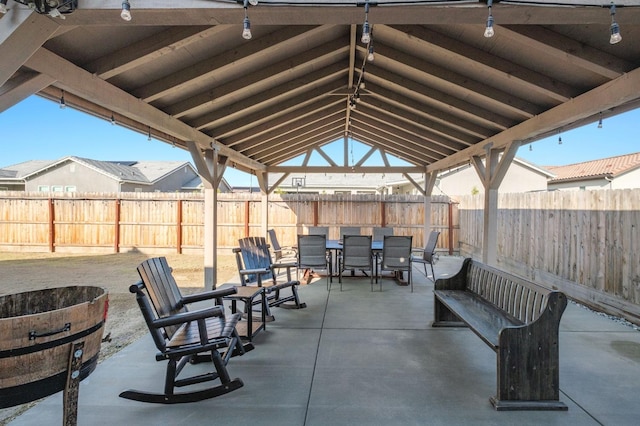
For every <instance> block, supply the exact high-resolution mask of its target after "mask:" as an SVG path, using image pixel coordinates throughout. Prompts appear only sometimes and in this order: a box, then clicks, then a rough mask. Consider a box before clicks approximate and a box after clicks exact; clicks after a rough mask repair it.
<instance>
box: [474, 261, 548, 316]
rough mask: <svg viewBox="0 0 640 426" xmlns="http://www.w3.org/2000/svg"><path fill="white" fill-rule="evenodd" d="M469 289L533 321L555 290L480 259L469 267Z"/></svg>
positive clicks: (506, 310)
mask: <svg viewBox="0 0 640 426" xmlns="http://www.w3.org/2000/svg"><path fill="white" fill-rule="evenodd" d="M467 289H468V290H469V291H472V292H474V293H476V294H478V295H480V296H481V297H482V298H484V299H486V300H488V301H489V302H491V303H492V304H494V305H496V306H497V307H499V308H500V309H502V310H503V311H505V312H507V313H509V314H510V315H512V316H513V317H515V318H517V319H518V320H520V321H522V322H523V323H525V324H529V323H531V322H533V321H535V320H536V319H538V317H539V316H540V314H541V313H542V312H543V310H544V309H545V307H546V304H547V299H548V297H549V294H551V293H552V290H549V289H547V288H545V287H542V286H540V285H537V284H535V283H533V282H531V281H528V280H526V279H524V278H521V277H518V276H516V275H512V274H509V273H507V272H504V271H501V270H499V269H496V268H493V267H491V266H488V265H485V264H483V263H480V262H476V261H471V264H470V265H469V267H468V269H467Z"/></svg>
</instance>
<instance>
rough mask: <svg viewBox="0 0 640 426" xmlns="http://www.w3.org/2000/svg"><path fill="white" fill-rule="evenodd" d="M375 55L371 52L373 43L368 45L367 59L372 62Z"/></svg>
mask: <svg viewBox="0 0 640 426" xmlns="http://www.w3.org/2000/svg"><path fill="white" fill-rule="evenodd" d="M375 58H376V57H375V55H374V54H373V44H371V45H369V54H368V55H367V61H369V62H373V60H374V59H375Z"/></svg>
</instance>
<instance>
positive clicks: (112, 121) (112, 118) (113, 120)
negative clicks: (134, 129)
mask: <svg viewBox="0 0 640 426" xmlns="http://www.w3.org/2000/svg"><path fill="white" fill-rule="evenodd" d="M114 124H116V118H115V117H114V116H113V113H111V125H112V126H113V125H114Z"/></svg>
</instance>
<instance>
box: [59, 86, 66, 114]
mask: <svg viewBox="0 0 640 426" xmlns="http://www.w3.org/2000/svg"><path fill="white" fill-rule="evenodd" d="M66 107H67V103H66V102H65V101H64V90H63V91H62V94H61V95H60V109H65V108H66Z"/></svg>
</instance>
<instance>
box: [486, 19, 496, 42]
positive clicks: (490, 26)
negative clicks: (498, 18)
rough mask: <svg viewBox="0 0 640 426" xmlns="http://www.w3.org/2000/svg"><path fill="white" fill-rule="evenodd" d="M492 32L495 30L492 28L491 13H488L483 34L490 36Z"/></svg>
mask: <svg viewBox="0 0 640 426" xmlns="http://www.w3.org/2000/svg"><path fill="white" fill-rule="evenodd" d="M494 34H495V31H494V30H493V15H489V17H488V18H487V26H486V28H485V29H484V36H485V37H486V38H491V37H493V35H494Z"/></svg>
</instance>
